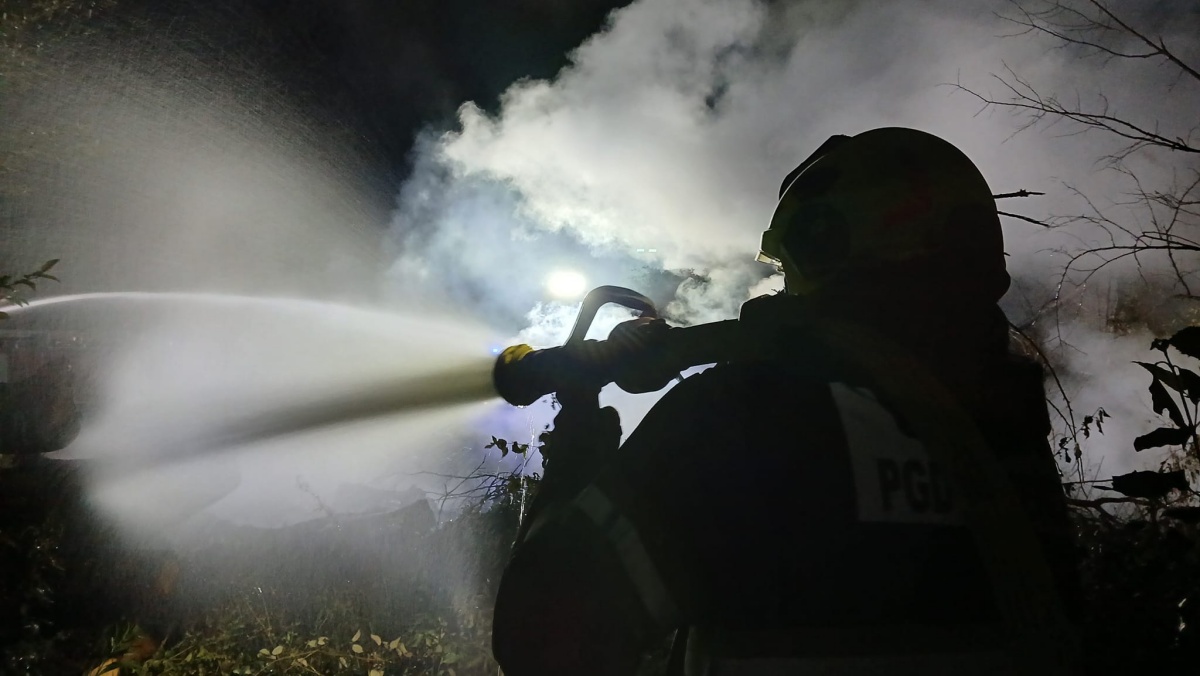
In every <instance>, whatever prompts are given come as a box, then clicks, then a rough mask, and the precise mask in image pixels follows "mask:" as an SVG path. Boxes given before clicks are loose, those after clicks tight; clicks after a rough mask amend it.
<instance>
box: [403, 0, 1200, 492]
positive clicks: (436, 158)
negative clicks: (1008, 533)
mask: <svg viewBox="0 0 1200 676" xmlns="http://www.w3.org/2000/svg"><path fill="white" fill-rule="evenodd" d="M1009 9H1011V6H1010V5H1009V4H1008V3H1006V2H981V3H959V2H951V1H949V0H938V1H929V2H921V3H904V4H902V5H901V4H899V3H889V4H888V5H887V6H886V7H884V6H881V5H880V4H877V3H866V2H851V3H822V2H804V3H764V2H756V1H754V0H641V1H640V2H636V3H634V4H632V5H630V6H629V7H627V8H625V9H622V10H619V11H617V12H614V14H613V15H612V17H611V20H610V23H609V25H608V27H607V28H606V29H605V30H603V31H601V32H600V33H598V34H596V35H594V36H593V37H592V38H590V39H589V40H588V41H586V42H585V43H584V44H583V45H581V46H580V47H579V48H578V49H577V50H576V51H575V52H574V53H573V55H572V59H571V65H569V66H568V67H566V68H565V69H563V70H562V71H561V72H560V73H559V74H558V75H557V76H556V77H555V78H553V79H551V80H537V81H523V82H518V83H517V84H515V85H513V86H512V87H511V88H510V89H509V90H508V91H507V92H506V93H505V95H504V96H503V97H502V100H501V106H500V108H499V110H498V111H497V112H496V113H495V114H488V113H487V112H484V111H482V110H481V109H479V108H478V107H477V106H475V105H473V104H470V103H467V104H465V105H464V106H463V107H462V109H461V110H460V120H459V121H460V127H459V128H458V129H455V130H453V131H451V132H448V133H445V134H444V135H442V136H441V137H438V138H436V139H435V141H434V142H433V143H430V144H429V145H427V146H425V147H424V148H423V151H422V153H421V154H420V160H419V162H418V166H419V167H420V166H421V163H422V162H424V163H427V164H426V165H425V169H429V168H436V170H437V171H438V172H440V173H439V176H440V177H441V180H442V181H444V184H443V185H442V188H441V189H442V191H443V192H442V193H441V194H442V196H443V197H444V196H446V195H447V194H450V193H453V192H454V191H457V190H461V189H462V186H468V185H469V186H473V187H474V188H473V189H474V190H475V191H478V190H480V189H481V188H482V187H483V186H491V187H492V189H503V190H504V191H505V194H506V195H507V196H508V199H509V200H510V202H509V203H508V207H507V208H508V209H510V210H511V212H510V214H509V216H508V218H509V219H510V220H509V221H508V223H507V224H506V223H504V222H495V221H492V220H490V219H491V216H489V217H488V218H487V219H483V220H481V221H479V222H473V221H472V220H471V219H470V218H466V219H450V218H434V221H433V222H420V219H419V218H418V219H416V220H415V221H414V219H413V218H412V216H413V213H412V211H411V209H409V208H408V207H406V206H405V204H404V202H403V200H402V202H401V205H402V206H401V212H400V216H399V217H398V218H397V220H396V221H395V223H394V228H395V229H396V230H397V231H400V232H408V231H410V230H411V229H412V228H413V227H414V223H416V222H420V228H421V229H422V231H424V232H435V233H437V234H436V237H437V238H439V239H441V240H442V241H446V240H447V238H451V237H455V238H458V239H459V240H460V241H461V240H464V239H469V238H470V237H471V236H472V234H473V233H479V234H480V235H481V236H482V237H484V241H487V242H489V243H492V242H493V241H494V240H505V239H509V240H511V238H512V237H513V235H510V234H508V233H509V232H515V233H517V234H516V235H515V236H516V237H518V238H520V239H521V240H522V241H534V240H537V239H538V238H540V237H549V236H555V237H562V236H564V233H565V234H566V235H569V236H571V237H572V238H573V239H574V240H577V242H578V243H579V244H581V245H582V247H575V248H573V249H572V250H573V251H574V252H575V253H576V255H577V256H578V260H589V259H590V257H592V256H595V255H601V254H603V255H617V256H620V255H621V254H622V252H629V251H636V250H638V249H649V248H653V249H656V252H655V254H654V256H653V258H654V260H653V261H652V262H653V263H654V264H656V265H659V266H662V268H665V269H667V270H671V271H675V272H676V273H678V275H679V277H678V278H677V281H680V282H681V283H680V284H679V285H678V286H677V287H676V289H675V290H674V293H672V294H669V302H668V303H667V304H666V307H667V310H668V312H669V314H670V316H671V318H672V319H673V320H675V321H677V322H683V323H688V322H704V321H712V320H715V319H723V318H728V317H731V316H735V315H736V311H737V307H738V304H740V303H741V302H742V301H744V300H745V299H747V298H748V297H752V296H754V295H759V294H761V293H763V292H767V291H770V290H777V289H778V288H779V287H780V285H781V284H780V280H779V279H778V277H774V276H769V275H771V273H772V270H770V269H768V268H766V267H765V266H762V265H759V264H755V263H754V262H753V256H754V253H755V251H756V248H757V245H758V237H759V233H760V232H761V231H762V230H763V229H765V227H766V225H767V223H768V222H769V219H770V215H771V212H772V209H773V208H774V204H775V201H776V196H777V191H778V186H779V183H780V181H781V180H782V177H783V176H784V175H786V173H787V172H788V171H789V170H790V169H791V168H793V167H794V166H795V165H796V164H797V163H798V162H799V161H800V160H802V159H803V158H804V157H806V156H807V155H808V154H809V153H810V152H811V151H812V150H814V149H815V148H816V147H817V146H818V145H819V144H820V143H821V142H822V141H824V140H825V139H826V138H827V137H829V136H830V135H833V134H855V133H859V132H861V131H865V130H867V129H871V128H875V127H881V126H908V127H914V128H918V129H923V130H926V131H930V132H932V133H935V134H937V135H939V136H942V137H944V138H946V139H947V140H949V141H951V142H952V143H955V144H956V145H958V146H959V147H960V148H962V149H963V150H964V152H966V153H967V154H968V155H969V156H970V157H971V158H972V159H973V160H974V161H975V162H976V164H977V165H978V166H979V167H980V169H981V171H982V172H983V174H984V175H985V177H986V178H987V179H988V181H989V183H990V184H991V186H992V188H993V190H994V191H995V192H1007V191H1012V190H1016V189H1018V188H1029V189H1033V190H1043V191H1046V192H1048V193H1050V194H1049V195H1047V196H1046V197H1042V198H1038V199H1036V200H1026V201H1023V202H1021V201H1018V202H1017V203H1015V204H1014V203H1011V202H1008V203H1006V204H1005V207H1006V208H1007V207H1011V209H1008V210H1011V211H1017V212H1021V213H1026V214H1028V215H1030V216H1033V217H1045V216H1047V215H1053V214H1069V213H1078V211H1079V209H1080V208H1081V202H1080V199H1079V197H1078V196H1076V195H1075V194H1073V193H1072V192H1071V191H1069V190H1067V189H1066V188H1065V187H1064V183H1069V184H1071V185H1072V186H1075V187H1078V188H1079V189H1080V190H1081V191H1083V192H1084V193H1086V194H1088V195H1094V196H1098V200H1099V202H1098V203H1100V204H1104V205H1108V206H1110V207H1111V208H1114V209H1116V210H1117V212H1114V213H1116V214H1117V215H1120V216H1128V215H1130V214H1133V213H1135V212H1133V211H1128V210H1126V211H1121V209H1122V207H1120V206H1119V205H1118V204H1117V203H1118V202H1120V201H1121V200H1122V199H1123V193H1124V192H1125V191H1127V190H1128V187H1129V186H1128V183H1127V180H1126V177H1124V176H1123V175H1121V174H1120V173H1118V172H1114V171H1111V170H1106V169H1105V167H1104V166H1103V165H1102V164H1098V163H1097V162H1096V159H1097V158H1098V157H1101V156H1103V155H1104V154H1106V153H1111V152H1114V151H1115V150H1117V149H1118V148H1119V147H1120V143H1119V140H1118V139H1114V138H1111V137H1109V136H1105V135H1102V134H1096V133H1089V134H1085V135H1077V133H1076V132H1078V129H1077V128H1070V127H1067V126H1065V125H1058V126H1051V127H1050V128H1049V129H1043V128H1041V127H1038V128H1035V129H1031V130H1027V131H1025V132H1023V133H1015V132H1016V131H1017V129H1018V128H1019V127H1020V126H1021V125H1022V124H1023V123H1024V119H1023V118H1020V117H1015V116H1013V115H1010V114H1008V113H1007V112H1004V111H997V110H992V109H981V106H980V102H979V101H978V100H977V99H976V98H974V97H973V96H971V95H970V94H968V93H965V92H963V91H960V90H958V89H957V88H955V87H954V86H953V85H952V83H956V82H957V83H962V84H963V85H964V86H967V87H970V88H971V89H973V90H975V91H979V92H981V93H984V94H985V95H991V96H994V97H996V98H1004V97H1005V96H1006V94H1005V89H1004V86H1003V85H1002V84H1001V83H1000V81H998V80H996V79H995V78H994V77H993V74H1003V73H1005V69H1006V68H1011V69H1012V71H1013V72H1015V73H1017V74H1019V75H1020V76H1021V77H1022V78H1025V79H1027V80H1028V81H1030V82H1032V83H1035V85H1036V86H1037V88H1038V89H1039V90H1040V91H1044V92H1052V93H1055V94H1057V95H1058V96H1060V97H1062V98H1064V99H1066V98H1068V97H1073V96H1074V95H1076V94H1077V95H1078V96H1079V97H1080V100H1081V101H1084V102H1085V103H1089V104H1090V103H1093V102H1098V101H1099V100H1098V99H1096V98H1094V94H1095V93H1103V95H1104V96H1105V97H1107V101H1108V102H1109V105H1110V106H1111V108H1110V109H1111V110H1112V111H1114V112H1117V113H1127V114H1130V115H1135V116H1137V117H1138V118H1139V119H1142V118H1143V117H1147V119H1150V120H1154V119H1157V120H1160V121H1161V122H1162V123H1163V126H1164V128H1177V129H1187V128H1188V126H1187V125H1183V126H1180V124H1179V123H1181V122H1184V121H1186V120H1187V115H1189V114H1191V112H1190V111H1194V110H1195V109H1196V106H1195V105H1186V103H1187V102H1189V101H1190V102H1192V103H1193V104H1194V103H1195V102H1197V96H1196V92H1195V91H1194V88H1193V89H1187V88H1188V87H1190V86H1191V85H1192V83H1190V82H1186V83H1178V86H1177V87H1176V88H1175V89H1173V90H1171V92H1172V93H1171V95H1170V96H1169V97H1167V98H1165V99H1164V97H1163V96H1162V92H1164V91H1166V85H1167V84H1169V83H1168V82H1167V78H1169V77H1171V73H1169V72H1168V70H1167V69H1159V70H1158V71H1157V72H1156V73H1152V74H1150V75H1146V74H1145V70H1146V69H1145V68H1144V64H1142V63H1139V62H1126V61H1120V60H1118V61H1115V62H1113V61H1104V60H1099V59H1088V58H1083V59H1081V58H1080V56H1081V55H1080V53H1079V52H1078V50H1061V49H1054V48H1053V47H1054V46H1055V43H1054V42H1053V41H1052V40H1041V39H1038V38H1037V37H1036V36H1025V37H1011V34H1012V33H1015V32H1016V31H1015V30H1014V27H1013V25H1012V24H1009V23H1006V22H1004V21H1002V20H1000V19H998V18H997V17H996V16H995V14H994V13H993V12H994V11H999V12H1004V11H1006V10H1009ZM1142 9H1143V10H1144V8H1142ZM1147 16H1149V17H1150V18H1151V19H1154V20H1155V21H1156V26H1155V27H1156V28H1158V29H1161V30H1164V31H1165V32H1166V35H1167V39H1168V41H1169V42H1171V43H1172V44H1176V45H1179V44H1182V43H1183V41H1184V40H1183V38H1184V37H1186V36H1187V35H1189V34H1190V33H1189V31H1190V30H1191V28H1190V27H1194V24H1195V23H1196V22H1195V17H1194V16H1191V17H1190V18H1189V19H1188V20H1187V21H1175V22H1174V23H1172V22H1166V21H1161V20H1158V19H1160V18H1161V17H1158V15H1155V14H1153V13H1150V14H1148V15H1147ZM1005 34H1009V35H1010V36H1009V37H1004V35H1005ZM1189 49H1190V48H1189ZM1181 102H1183V103H1184V104H1185V105H1181V104H1180V103H1181ZM1171 159H1176V158H1171ZM1135 166H1137V168H1138V169H1139V171H1140V172H1141V175H1142V176H1143V178H1146V179H1149V180H1151V181H1159V180H1162V179H1164V178H1165V177H1166V178H1169V176H1170V171H1171V167H1172V166H1174V167H1178V166H1179V164H1178V163H1170V162H1166V161H1165V158H1162V157H1158V156H1155V155H1153V154H1150V155H1148V156H1147V157H1146V159H1145V160H1144V161H1143V162H1142V163H1141V164H1138V165H1135ZM427 176H428V174H427V172H426V171H423V170H421V169H419V170H418V171H417V172H416V175H415V176H414V178H413V181H414V182H415V184H417V185H422V184H423V182H424V181H426V180H427ZM410 185H412V184H410ZM406 190H407V188H406ZM450 201H451V202H453V199H451V200H450ZM497 228H499V230H498V229H497ZM1005 230H1006V233H1005V234H1006V242H1007V250H1008V253H1009V254H1010V256H1011V257H1010V259H1009V262H1010V264H1009V269H1010V272H1011V273H1012V274H1013V275H1014V277H1015V279H1016V280H1017V282H1018V284H1017V286H1019V287H1020V289H1021V292H1020V293H1024V294H1026V297H1025V298H1012V299H1009V300H1008V301H1006V306H1008V307H1011V308H1014V309H1016V308H1019V307H1020V306H1021V305H1022V304H1024V305H1026V306H1027V307H1028V308H1031V309H1033V308H1037V307H1039V306H1040V305H1042V304H1043V303H1045V302H1046V301H1047V300H1048V299H1049V298H1050V295H1049V294H1051V293H1053V290H1054V288H1055V286H1056V284H1057V282H1058V277H1057V276H1058V274H1059V272H1060V271H1061V269H1062V263H1063V261H1064V257H1063V256H1062V255H1061V254H1060V253H1057V251H1058V250H1059V249H1062V248H1064V247H1071V246H1077V245H1078V244H1079V243H1080V241H1088V240H1089V238H1094V237H1095V236H1096V234H1097V233H1095V232H1093V231H1089V230H1087V229H1086V228H1082V229H1076V230H1064V231H1055V232H1047V231H1045V230H1043V229H1041V228H1039V227H1037V226H1034V225H1030V224H1027V223H1023V222H1019V221H1015V220H1006V222H1005ZM540 233H541V234H540ZM544 233H553V235H549V234H544ZM468 248H470V247H468ZM460 254H461V255H462V256H464V259H465V260H472V257H473V256H474V255H475V253H474V252H473V251H466V252H460ZM478 254H479V255H480V256H481V257H483V258H486V257H487V256H489V255H491V256H493V258H492V260H494V252H493V251H486V250H482V249H481V250H479V251H478ZM410 255H414V254H411V253H410ZM522 260H525V261H529V263H530V264H529V265H526V266H523V267H522V270H521V274H527V275H532V276H534V277H536V276H537V271H538V270H541V269H542V268H541V266H540V265H539V262H538V261H537V260H536V259H531V258H522ZM603 267H604V266H601V268H602V269H603ZM588 276H589V279H594V280H597V281H598V282H603V281H609V280H606V279H605V277H604V275H603V274H597V273H596V271H594V270H593V271H590V272H589V274H588ZM614 276H617V277H620V273H615V274H614ZM501 279H504V277H503V276H502V277H501ZM947 283H953V281H952V280H948V281H947ZM485 295H486V294H485ZM530 321H531V322H532V323H533V326H532V327H531V328H528V329H526V334H527V335H529V334H545V333H546V331H545V330H544V328H545V327H544V326H543V323H546V322H550V323H551V324H552V326H559V325H561V324H562V323H563V322H562V318H561V316H559V315H557V314H556V315H554V316H553V317H547V316H546V315H544V314H537V315H534V316H531V317H530ZM1104 335H1105V336H1106V338H1105V340H1098V341H1095V342H1092V343H1089V344H1090V346H1091V348H1092V349H1095V350H1097V351H1098V353H1099V354H1101V355H1115V354H1120V355H1122V357H1121V358H1122V359H1124V358H1125V357H1127V356H1129V355H1132V354H1136V353H1137V350H1138V349H1140V345H1141V343H1142V342H1143V341H1141V340H1140V339H1138V340H1134V339H1116V338H1113V337H1111V336H1108V335H1107V334H1104ZM1124 341H1131V342H1129V343H1128V344H1126V342H1124ZM1135 344H1136V346H1135ZM1110 348H1111V350H1110ZM1099 359H1100V360H1101V361H1103V360H1104V359H1105V357H1103V356H1101V357H1099ZM1135 368H1136V367H1135ZM1115 372H1116V371H1103V372H1097V373H1095V374H1093V375H1092V376H1090V377H1087V378H1082V379H1080V380H1077V381H1076V382H1075V385H1076V386H1077V387H1078V391H1079V392H1084V391H1087V392H1089V393H1099V392H1103V393H1105V396H1106V397H1107V396H1111V397H1113V398H1114V399H1115V398H1116V397H1117V394H1118V393H1119V392H1127V391H1128V389H1129V385H1128V383H1125V382H1122V381H1120V380H1118V379H1115V378H1112V377H1110V374H1112V373H1115ZM1120 372H1121V373H1124V371H1120ZM1090 396H1091V394H1089V395H1088V396H1087V397H1085V399H1086V400H1087V402H1088V403H1090V402H1091V399H1090ZM1126 398H1127V399H1128V400H1129V401H1131V402H1133V401H1135V400H1134V399H1132V398H1129V397H1128V396H1127V397H1126ZM1130 405H1131V406H1135V407H1136V406H1137V404H1134V403H1131V404H1130ZM1110 406H1113V409H1110V412H1113V410H1114V409H1116V408H1118V406H1116V405H1115V402H1114V404H1110ZM1139 410H1140V409H1139ZM639 417H640V414H639V413H637V412H634V413H633V414H632V415H630V416H628V417H627V418H626V425H627V427H628V426H629V425H630V424H631V423H632V422H636V419H637V418H639ZM1144 417H1145V416H1143V415H1140V414H1138V413H1135V412H1134V411H1133V410H1130V411H1128V416H1127V417H1126V420H1117V421H1114V422H1113V423H1110V425H1109V429H1112V430H1115V432H1114V434H1115V436H1116V437H1119V438H1121V439H1127V438H1132V436H1133V435H1134V433H1135V432H1134V431H1135V430H1137V429H1140V428H1141V426H1142V425H1144V424H1145V420H1144ZM1123 425H1128V426H1129V428H1128V429H1126V430H1123V431H1122V429H1121V428H1122V426H1123ZM1115 453H1116V451H1114V454H1115ZM1121 462H1123V463H1125V465H1124V466H1126V467H1127V466H1130V465H1131V464H1135V463H1136V462H1139V461H1137V460H1131V459H1125V460H1122V461H1121ZM1114 464H1117V463H1114V462H1111V461H1110V462H1109V464H1108V465H1106V468H1110V469H1111V468H1112V466H1113V465H1114Z"/></svg>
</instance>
